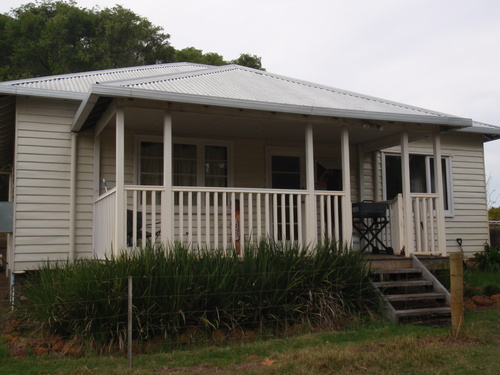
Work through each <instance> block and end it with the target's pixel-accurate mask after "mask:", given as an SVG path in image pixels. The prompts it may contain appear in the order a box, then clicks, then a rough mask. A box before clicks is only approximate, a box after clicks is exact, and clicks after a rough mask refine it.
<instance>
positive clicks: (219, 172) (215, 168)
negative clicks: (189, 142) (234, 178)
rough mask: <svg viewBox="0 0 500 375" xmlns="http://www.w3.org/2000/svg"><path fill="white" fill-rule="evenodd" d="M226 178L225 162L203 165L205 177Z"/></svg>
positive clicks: (212, 162)
mask: <svg viewBox="0 0 500 375" xmlns="http://www.w3.org/2000/svg"><path fill="white" fill-rule="evenodd" d="M214 175H215V176H227V162H225V161H211V162H206V163H205V176H214Z"/></svg>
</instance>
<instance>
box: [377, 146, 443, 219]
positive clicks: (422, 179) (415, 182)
mask: <svg viewBox="0 0 500 375" xmlns="http://www.w3.org/2000/svg"><path fill="white" fill-rule="evenodd" d="M383 160H384V173H385V175H384V187H385V189H384V196H385V199H387V200H390V199H393V198H394V197H395V196H396V195H398V194H399V193H401V192H402V190H403V188H402V177H401V156H400V155H396V154H384V158H383ZM441 168H442V171H443V190H444V209H445V214H447V215H451V214H452V200H451V184H450V181H451V180H450V175H451V174H450V158H449V157H442V158H441ZM410 191H411V192H412V193H435V192H436V182H435V175H434V158H433V157H432V156H429V155H419V154H410Z"/></svg>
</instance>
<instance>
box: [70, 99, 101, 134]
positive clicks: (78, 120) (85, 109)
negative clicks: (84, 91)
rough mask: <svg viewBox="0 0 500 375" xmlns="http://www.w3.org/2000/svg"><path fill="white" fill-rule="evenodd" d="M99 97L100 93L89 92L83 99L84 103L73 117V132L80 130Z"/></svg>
mask: <svg viewBox="0 0 500 375" xmlns="http://www.w3.org/2000/svg"><path fill="white" fill-rule="evenodd" d="M98 99H99V96H98V95H95V94H88V95H87V97H86V98H85V99H84V100H83V101H82V103H81V104H80V106H79V107H78V111H76V115H75V117H74V118H73V123H72V124H71V131H72V132H79V131H80V129H81V128H82V126H83V124H84V123H85V120H86V119H87V117H88V115H89V114H90V112H91V111H92V108H94V105H95V104H96V103H97V100H98Z"/></svg>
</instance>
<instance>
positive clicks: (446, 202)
mask: <svg viewBox="0 0 500 375" xmlns="http://www.w3.org/2000/svg"><path fill="white" fill-rule="evenodd" d="M429 165H430V167H429V168H430V175H431V191H432V192H433V193H435V192H436V177H435V173H434V158H430V160H429ZM441 168H442V170H443V190H444V191H443V200H444V209H445V210H449V209H450V208H449V207H450V202H449V199H450V198H449V196H448V171H447V168H446V159H445V158H441Z"/></svg>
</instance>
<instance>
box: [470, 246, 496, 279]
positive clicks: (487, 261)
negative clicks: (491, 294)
mask: <svg viewBox="0 0 500 375" xmlns="http://www.w3.org/2000/svg"><path fill="white" fill-rule="evenodd" d="M474 260H475V261H476V263H477V265H478V267H479V269H481V270H483V271H494V272H498V271H500V247H497V246H490V245H487V246H485V248H484V251H482V252H480V253H475V254H474Z"/></svg>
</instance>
